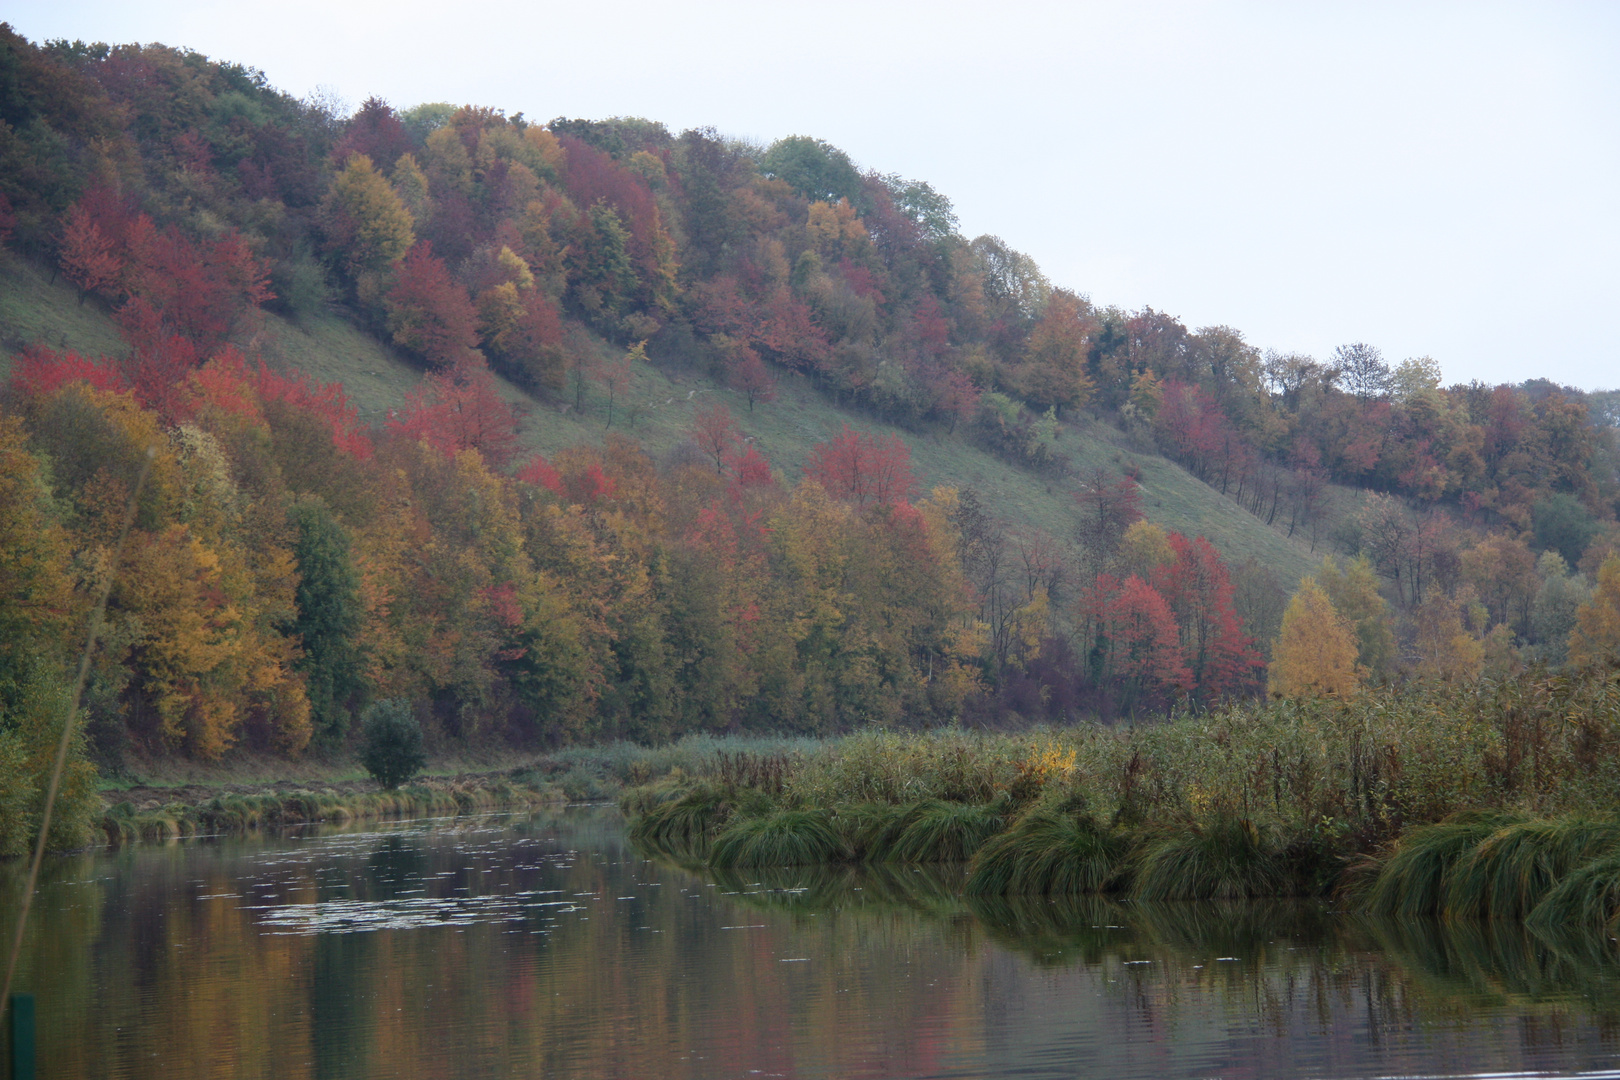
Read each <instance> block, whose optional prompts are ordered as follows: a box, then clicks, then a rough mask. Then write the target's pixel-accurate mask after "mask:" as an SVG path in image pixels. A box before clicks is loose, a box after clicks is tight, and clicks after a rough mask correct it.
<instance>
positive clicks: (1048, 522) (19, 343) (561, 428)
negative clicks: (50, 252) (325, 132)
mask: <svg viewBox="0 0 1620 1080" xmlns="http://www.w3.org/2000/svg"><path fill="white" fill-rule="evenodd" d="M32 341H43V342H44V343H46V344H48V345H51V346H53V347H55V348H68V349H75V350H78V351H80V352H85V353H89V354H92V355H104V354H113V355H116V354H118V353H119V352H121V351H122V350H123V345H122V342H121V341H120V339H119V337H118V334H117V332H116V329H115V327H114V326H113V324H112V321H111V320H110V319H109V318H108V316H107V314H106V313H105V311H103V310H102V309H101V308H99V307H97V305H96V303H95V301H90V302H88V303H85V304H82V305H81V304H80V303H79V302H78V297H77V293H76V291H75V290H74V289H73V288H72V287H71V286H69V285H68V284H66V283H65V282H63V281H61V280H58V281H57V282H55V283H54V284H53V283H52V282H51V281H50V280H49V275H48V273H45V272H42V271H40V270H39V268H37V267H35V266H33V265H30V264H27V263H24V262H22V261H21V260H19V259H17V258H16V257H15V256H11V255H7V254H0V373H3V370H4V369H7V368H9V366H10V357H11V356H12V355H14V354H15V353H16V352H17V351H19V350H20V349H21V348H22V347H23V346H24V345H25V344H27V343H29V342H32ZM242 345H243V347H244V350H245V351H246V352H248V353H249V355H257V356H262V357H263V358H264V360H265V361H266V362H267V363H269V364H270V365H272V366H273V367H277V368H281V369H297V370H301V371H304V372H307V373H309V374H310V375H311V376H313V377H314V378H316V379H318V380H320V381H322V382H341V383H342V384H343V385H344V387H345V389H346V391H347V393H348V395H349V397H350V399H351V400H352V401H353V402H354V403H355V404H356V406H357V407H358V408H359V410H360V414H361V416H362V418H363V419H365V420H366V421H367V422H368V423H371V424H374V425H380V424H381V423H383V422H384V421H385V419H386V417H387V414H388V412H389V410H391V409H397V408H400V407H401V406H403V405H404V404H405V399H406V395H407V394H409V393H410V391H411V390H412V389H413V388H414V387H415V386H416V385H417V383H418V382H420V380H421V369H420V368H418V367H416V366H415V365H413V364H411V363H409V362H407V361H406V360H405V359H404V358H402V357H401V356H400V355H398V354H397V353H396V352H395V351H394V350H392V349H391V348H389V347H387V346H385V345H384V344H382V343H381V342H379V341H378V340H377V339H376V338H374V337H372V336H370V335H369V334H367V333H365V332H364V331H362V330H360V329H358V328H357V327H355V326H354V325H352V324H351V323H349V322H348V321H346V320H345V319H344V318H343V317H342V316H341V315H339V314H337V313H331V314H326V315H323V316H320V317H318V318H314V319H306V320H302V321H300V322H298V323H294V322H291V321H289V320H287V319H284V318H282V317H280V316H278V315H275V314H271V313H266V314H265V316H264V319H263V322H262V325H261V326H260V327H259V328H258V330H257V332H256V333H255V334H254V335H253V337H252V338H251V339H250V340H248V341H244V342H242ZM590 347H593V348H597V349H600V350H601V351H602V354H603V356H604V357H608V356H612V355H614V354H615V353H616V350H615V349H614V348H613V347H612V346H609V345H607V344H606V343H604V342H600V341H592V342H591V343H590ZM653 351H654V356H653V358H652V359H653V362H652V363H649V364H644V365H639V366H638V368H637V370H636V372H635V377H634V383H633V385H632V387H631V390H630V392H629V394H628V395H627V400H626V401H625V402H619V403H616V404H615V408H614V416H613V427H612V428H611V429H609V428H608V427H607V425H606V415H605V413H606V398H605V397H604V396H603V395H601V394H600V393H599V392H597V389H596V388H595V387H591V388H590V389H589V390H588V391H587V394H586V397H585V401H584V404H583V407H582V408H580V409H575V408H573V407H572V406H573V398H572V396H571V394H570V395H565V396H564V398H563V399H562V400H555V401H547V400H538V399H535V398H531V397H530V396H528V395H527V394H525V393H524V392H523V391H521V390H519V389H518V388H516V387H514V386H511V385H509V384H505V383H503V384H502V387H503V392H504V393H505V395H506V396H507V397H508V398H509V400H511V401H512V402H513V403H514V404H516V405H517V406H518V407H519V408H520V409H521V410H522V411H523V412H524V413H525V422H524V424H523V429H522V441H523V443H524V444H525V445H526V446H528V447H530V448H532V449H534V450H537V451H539V452H541V453H546V454H550V453H554V452H555V451H557V450H560V449H562V448H563V447H566V446H571V445H576V444H579V443H595V442H600V441H601V440H602V438H603V437H604V436H605V435H606V434H607V432H608V431H609V430H612V431H618V432H623V433H626V434H629V435H632V436H634V437H635V438H636V439H638V440H639V441H640V442H641V443H642V444H643V445H644V446H645V447H646V448H647V449H648V451H649V452H651V453H652V454H654V455H659V454H662V453H666V452H668V451H670V450H672V449H674V448H675V447H676V446H678V445H679V444H680V443H681V442H682V441H683V440H684V439H685V438H686V433H687V431H688V430H689V429H690V428H691V426H692V421H693V418H694V416H695V414H696V412H697V410H698V409H699V408H700V407H701V406H702V405H703V404H704V403H705V402H708V401H713V400H720V401H723V402H725V404H726V405H727V406H728V407H729V408H730V409H731V411H732V413H733V414H734V415H735V416H736V417H737V419H738V422H739V423H740V425H741V427H742V428H743V431H744V432H745V433H746V434H747V435H748V436H750V437H752V438H753V439H754V440H755V441H756V443H757V445H758V446H759V448H760V451H761V453H763V454H764V455H765V456H766V457H767V458H768V459H769V460H770V461H771V463H772V465H773V466H774V467H775V468H777V469H779V470H781V471H782V472H783V473H784V474H785V475H786V476H787V477H788V478H789V479H790V480H791V479H792V478H795V477H797V476H799V475H801V474H802V473H803V470H804V464H805V461H806V459H807V457H808V456H809V453H810V450H811V448H812V447H813V446H814V445H815V444H816V443H818V442H821V441H824V440H826V439H828V438H830V437H831V436H833V435H835V434H837V433H838V431H839V430H840V428H841V427H842V425H843V424H845V423H846V422H847V423H849V424H850V425H851V426H854V427H858V428H861V429H864V430H870V431H875V432H879V433H882V434H888V433H889V432H895V433H897V434H899V435H900V436H901V437H902V438H903V439H904V440H905V442H906V444H907V445H908V446H909V447H910V449H911V454H912V464H913V468H914V470H915V472H916V474H917V478H918V480H919V481H920V482H921V484H922V487H923V490H924V491H927V490H928V489H929V488H931V487H933V486H935V485H938V484H949V485H953V486H956V487H961V488H966V487H972V488H974V489H975V490H977V491H978V493H979V495H980V498H981V500H982V501H983V503H984V505H985V506H986V507H987V508H989V509H990V511H991V512H992V513H994V514H996V515H997V516H999V517H1002V518H1005V519H1006V520H1007V521H1008V522H1009V524H1010V525H1011V527H1012V528H1013V529H1014V530H1019V529H1023V528H1029V527H1031V526H1033V527H1036V528H1040V529H1044V530H1046V531H1047V532H1049V533H1051V534H1052V535H1054V536H1056V537H1059V538H1065V537H1067V536H1068V535H1069V532H1070V529H1071V522H1072V517H1073V515H1072V509H1071V508H1072V506H1073V501H1072V496H1071V492H1072V491H1073V490H1074V487H1075V484H1076V479H1077V478H1076V477H1075V476H1070V477H1056V476H1048V475H1041V474H1037V473H1034V472H1031V471H1029V470H1027V469H1023V468H1020V467H1018V466H1016V465H1013V464H1010V463H1008V462H1006V461H1003V460H1001V459H999V458H997V457H995V456H993V455H991V454H989V453H987V452H985V451H984V450H981V449H979V448H977V447H975V446H972V445H970V444H969V443H967V442H966V441H964V440H963V439H961V438H959V437H953V436H947V435H944V434H937V435H930V434H918V433H915V432H909V431H904V430H901V429H898V428H893V427H891V426H890V425H888V424H885V423H883V422H882V421H880V420H877V419H874V418H872V417H870V416H868V415H865V414H861V413H856V412H850V411H845V410H841V409H839V408H838V407H837V406H836V405H835V404H834V403H833V401H832V400H831V399H830V398H829V397H828V396H827V395H826V394H824V393H822V392H821V391H820V390H819V389H817V388H816V387H815V386H814V385H813V384H812V383H811V382H810V381H809V380H808V379H806V378H804V377H803V376H799V375H794V374H790V373H779V385H778V397H777V400H776V401H774V402H770V403H760V404H758V405H756V406H755V408H754V409H753V410H752V412H750V411H749V409H748V403H747V400H746V399H745V398H744V397H743V396H742V395H740V394H737V393H735V392H734V391H731V390H728V389H726V388H724V387H720V386H717V385H716V384H715V383H713V382H712V381H711V380H709V379H708V378H706V377H703V376H701V375H698V374H696V373H694V372H693V371H692V370H691V369H690V368H689V367H688V365H687V364H686V363H685V362H684V361H685V358H683V357H678V356H660V355H656V350H653ZM1058 447H1059V451H1060V453H1061V455H1062V456H1063V457H1065V458H1066V459H1067V460H1068V462H1069V464H1070V466H1071V467H1072V468H1073V469H1074V470H1075V473H1076V474H1083V473H1085V472H1086V471H1088V470H1091V469H1095V468H1097V467H1099V466H1101V467H1104V468H1107V469H1109V470H1110V471H1111V472H1114V473H1118V472H1120V471H1121V470H1123V469H1124V467H1125V466H1127V465H1134V466H1135V467H1136V469H1137V470H1138V475H1139V478H1140V481H1141V483H1142V486H1143V489H1144V499H1143V511H1144V512H1145V513H1146V514H1147V517H1148V519H1149V520H1150V521H1153V522H1154V523H1156V524H1158V525H1161V526H1163V527H1164V528H1166V529H1175V530H1178V531H1180V532H1183V533H1186V534H1188V535H1203V536H1206V537H1208V538H1209V540H1210V542H1211V543H1213V544H1214V545H1215V547H1216V548H1217V549H1218V550H1219V551H1220V553H1221V555H1222V556H1223V557H1224V558H1225V559H1226V560H1227V561H1228V562H1229V563H1237V562H1241V561H1242V560H1244V559H1246V558H1249V557H1251V556H1252V557H1253V558H1255V559H1256V560H1258V561H1259V562H1260V563H1261V564H1262V565H1264V566H1267V567H1269V568H1270V569H1271V570H1272V572H1274V573H1275V574H1276V575H1277V577H1278V579H1279V581H1281V582H1282V584H1283V585H1284V586H1285V587H1286V588H1288V589H1290V590H1291V589H1292V586H1293V584H1294V583H1295V582H1296V581H1297V580H1298V579H1299V577H1300V576H1301V575H1303V574H1307V573H1310V572H1312V571H1313V570H1314V568H1315V567H1316V566H1317V565H1318V564H1319V562H1320V560H1321V555H1322V552H1321V551H1320V550H1319V551H1318V552H1317V553H1315V554H1313V553H1312V552H1311V551H1310V548H1309V546H1308V545H1307V544H1306V543H1304V542H1303V541H1302V540H1301V539H1299V538H1295V539H1289V538H1288V537H1286V536H1285V535H1283V533H1282V532H1281V531H1279V530H1277V529H1274V528H1269V527H1267V526H1266V525H1265V524H1264V523H1263V522H1261V521H1259V520H1258V519H1256V518H1254V517H1253V516H1251V515H1250V514H1248V513H1246V512H1245V511H1244V510H1243V509H1241V508H1240V507H1239V506H1238V505H1237V504H1236V503H1234V502H1233V501H1231V500H1230V499H1227V498H1225V497H1224V496H1222V495H1220V494H1219V493H1218V492H1217V491H1215V490H1214V489H1212V488H1210V487H1209V486H1207V485H1206V484H1204V483H1202V482H1201V481H1199V480H1197V479H1195V478H1194V477H1193V476H1191V475H1190V474H1189V473H1188V472H1187V471H1186V470H1184V469H1182V468H1181V467H1180V466H1179V465H1176V464H1175V463H1174V462H1171V461H1169V460H1167V459H1165V458H1163V457H1161V456H1159V455H1158V454H1156V453H1152V452H1149V451H1144V450H1141V449H1138V448H1133V447H1131V446H1130V444H1129V442H1128V440H1127V439H1126V438H1125V437H1124V436H1123V434H1122V433H1121V432H1119V431H1118V430H1116V429H1115V428H1113V427H1112V426H1111V425H1109V424H1107V423H1105V422H1103V421H1099V420H1096V419H1093V418H1090V417H1082V418H1081V419H1079V420H1078V421H1075V420H1072V419H1071V420H1069V421H1066V422H1065V423H1064V424H1063V425H1062V431H1061V434H1060V436H1059V439H1058Z"/></svg>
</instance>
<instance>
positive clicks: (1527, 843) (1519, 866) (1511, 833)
mask: <svg viewBox="0 0 1620 1080" xmlns="http://www.w3.org/2000/svg"><path fill="white" fill-rule="evenodd" d="M1615 850H1620V823H1616V822H1614V821H1605V820H1594V819H1591V818H1578V817H1571V818H1556V819H1550V820H1549V819H1542V820H1537V821H1525V822H1520V823H1517V824H1513V825H1506V826H1504V827H1502V828H1500V829H1497V830H1496V831H1495V832H1493V833H1491V834H1490V835H1489V836H1487V837H1486V838H1485V839H1484V840H1482V841H1480V842H1479V844H1478V846H1476V847H1475V848H1474V850H1473V852H1472V853H1471V854H1470V855H1469V856H1468V857H1467V858H1465V859H1462V860H1459V861H1458V862H1457V863H1456V864H1455V865H1454V866H1453V867H1452V868H1451V871H1450V872H1449V873H1448V874H1447V875H1446V877H1445V884H1444V893H1443V896H1442V899H1441V913H1442V914H1443V915H1445V917H1446V918H1449V919H1523V918H1524V917H1525V916H1526V915H1528V914H1529V913H1530V911H1531V910H1532V909H1533V908H1535V907H1536V905H1538V904H1539V903H1541V901H1542V900H1543V898H1545V897H1546V896H1547V894H1548V893H1549V892H1550V891H1551V890H1552V889H1553V888H1554V887H1555V886H1556V885H1557V884H1558V883H1559V881H1561V880H1562V879H1563V878H1564V877H1565V875H1567V874H1568V873H1570V871H1572V870H1574V869H1575V868H1577V867H1579V866H1581V865H1583V864H1585V863H1589V862H1591V861H1592V860H1593V859H1594V858H1596V857H1598V856H1600V855H1603V854H1606V853H1608V852H1611V851H1615Z"/></svg>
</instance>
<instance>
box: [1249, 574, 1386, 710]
mask: <svg viewBox="0 0 1620 1080" xmlns="http://www.w3.org/2000/svg"><path fill="white" fill-rule="evenodd" d="M1271 656H1272V660H1271V671H1270V679H1269V682H1268V689H1269V690H1270V692H1271V694H1272V695H1273V696H1274V697H1306V696H1309V695H1312V694H1329V695H1332V696H1335V697H1344V696H1346V695H1349V694H1352V693H1354V692H1355V690H1356V688H1357V687H1358V686H1360V685H1361V680H1362V678H1363V677H1364V676H1365V674H1366V672H1365V670H1364V669H1362V668H1361V667H1360V666H1359V665H1358V664H1357V663H1356V636H1355V631H1354V630H1353V629H1352V628H1351V627H1350V624H1349V623H1348V622H1347V621H1346V620H1345V619H1344V618H1343V616H1341V615H1340V614H1339V613H1338V612H1337V611H1335V610H1334V609H1333V603H1332V601H1330V600H1329V599H1328V596H1327V593H1325V592H1324V591H1322V587H1321V586H1320V585H1318V584H1317V583H1316V579H1315V578H1313V577H1307V578H1305V579H1304V580H1303V581H1301V582H1300V583H1299V591H1298V592H1296V593H1294V596H1293V599H1291V600H1289V601H1288V610H1287V611H1285V612H1283V619H1282V629H1280V630H1279V631H1278V632H1277V641H1276V643H1275V644H1274V645H1273V646H1272V648H1271Z"/></svg>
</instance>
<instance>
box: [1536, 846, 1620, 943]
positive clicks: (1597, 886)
mask: <svg viewBox="0 0 1620 1080" xmlns="http://www.w3.org/2000/svg"><path fill="white" fill-rule="evenodd" d="M1524 921H1525V925H1526V926H1528V927H1529V928H1530V929H1531V930H1533V931H1535V932H1536V933H1538V934H1539V933H1549V932H1559V931H1564V930H1568V929H1580V930H1604V931H1606V932H1608V933H1610V934H1612V933H1614V931H1615V930H1616V928H1617V927H1620V850H1610V851H1609V852H1608V854H1606V855H1601V856H1599V857H1598V858H1596V859H1593V860H1592V861H1590V862H1588V863H1586V864H1585V865H1584V866H1579V867H1576V868H1575V869H1573V870H1571V871H1570V872H1569V873H1567V874H1565V875H1564V878H1563V880H1561V881H1560V882H1558V884H1557V885H1554V886H1553V887H1552V888H1551V889H1549V890H1548V891H1547V894H1546V895H1545V896H1543V897H1542V898H1541V902H1540V903H1538V904H1536V906H1535V907H1534V908H1533V909H1531V911H1530V914H1529V915H1528V916H1526V918H1525V920H1524Z"/></svg>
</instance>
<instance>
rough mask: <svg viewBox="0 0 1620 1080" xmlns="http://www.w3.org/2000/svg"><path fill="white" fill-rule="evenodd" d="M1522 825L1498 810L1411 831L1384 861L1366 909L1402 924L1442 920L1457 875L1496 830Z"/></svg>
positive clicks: (1472, 813) (1460, 816)
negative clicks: (1430, 917)
mask: <svg viewBox="0 0 1620 1080" xmlns="http://www.w3.org/2000/svg"><path fill="white" fill-rule="evenodd" d="M1524 820H1525V819H1524V817H1523V816H1522V815H1517V814H1510V813H1505V812H1503V811H1499V810H1467V811H1459V812H1458V813H1455V814H1453V815H1451V816H1450V817H1448V818H1447V819H1446V820H1445V821H1442V822H1439V823H1437V824H1434V825H1426V826H1420V827H1419V828H1416V829H1412V830H1410V831H1409V832H1407V833H1406V834H1405V835H1404V836H1402V837H1401V840H1400V843H1399V845H1398V846H1397V847H1396V849H1395V853H1394V854H1393V855H1391V856H1390V857H1389V858H1388V859H1386V860H1385V861H1384V863H1383V866H1382V868H1381V869H1380V870H1379V873H1378V876H1377V878H1376V879H1375V880H1374V881H1373V883H1372V886H1371V888H1369V889H1368V891H1367V895H1366V897H1365V899H1364V900H1363V902H1362V906H1363V907H1365V908H1366V909H1367V910H1368V911H1370V912H1372V913H1373V914H1375V915H1395V916H1399V917H1401V918H1409V917H1412V916H1415V915H1438V914H1440V913H1441V912H1442V911H1444V910H1445V903H1446V897H1447V889H1446V883H1447V880H1448V878H1449V876H1450V875H1451V873H1452V872H1453V870H1454V869H1455V868H1456V867H1457V866H1458V865H1459V864H1462V863H1464V862H1465V861H1466V860H1467V859H1468V858H1469V857H1470V856H1471V855H1472V854H1473V852H1474V849H1475V848H1476V847H1477V846H1478V845H1479V844H1480V843H1481V842H1483V841H1485V840H1487V839H1489V838H1490V837H1491V835H1492V834H1493V833H1495V832H1496V831H1497V830H1498V829H1501V828H1503V827H1505V826H1510V825H1519V824H1523V822H1524Z"/></svg>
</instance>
